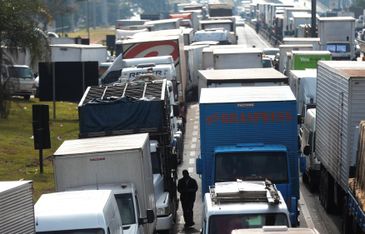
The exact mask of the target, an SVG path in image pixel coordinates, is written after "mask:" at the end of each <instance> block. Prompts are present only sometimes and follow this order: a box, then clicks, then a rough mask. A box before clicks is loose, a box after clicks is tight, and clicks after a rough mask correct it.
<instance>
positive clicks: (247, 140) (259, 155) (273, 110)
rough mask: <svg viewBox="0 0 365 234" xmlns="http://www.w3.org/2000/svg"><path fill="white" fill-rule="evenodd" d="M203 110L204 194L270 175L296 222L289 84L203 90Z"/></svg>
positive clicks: (200, 169) (199, 163)
mask: <svg viewBox="0 0 365 234" xmlns="http://www.w3.org/2000/svg"><path fill="white" fill-rule="evenodd" d="M199 108H200V139H201V140H200V149H201V154H200V157H199V158H198V159H197V162H196V167H197V168H196V169H197V173H198V174H200V175H201V182H202V186H201V188H202V194H204V193H207V192H208V191H209V190H208V188H209V186H212V185H214V183H216V182H225V181H235V180H236V179H241V180H258V179H262V178H266V179H269V180H270V181H272V183H274V184H276V186H277V188H278V189H279V191H280V192H281V193H282V195H283V197H284V199H285V201H286V204H287V205H288V209H289V212H290V220H291V224H292V225H293V226H296V225H297V224H298V221H297V218H298V210H297V204H298V199H299V173H298V153H297V148H298V141H297V111H296V100H295V97H294V95H293V93H292V92H291V90H290V88H289V87H288V86H267V87H230V88H219V89H209V88H208V89H207V88H205V89H202V91H201V95H200V101H199ZM253 165H254V166H253Z"/></svg>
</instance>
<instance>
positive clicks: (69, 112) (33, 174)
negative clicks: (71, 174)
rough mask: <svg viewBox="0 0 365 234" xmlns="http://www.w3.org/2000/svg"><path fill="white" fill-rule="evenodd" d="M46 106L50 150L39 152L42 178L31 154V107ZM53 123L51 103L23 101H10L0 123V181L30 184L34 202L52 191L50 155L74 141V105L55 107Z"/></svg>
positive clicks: (67, 104)
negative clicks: (25, 181)
mask: <svg viewBox="0 0 365 234" xmlns="http://www.w3.org/2000/svg"><path fill="white" fill-rule="evenodd" d="M33 104H47V105H49V111H50V113H49V115H50V123H49V124H50V134H51V146H52V148H51V149H47V150H44V151H43V155H44V174H40V173H39V160H38V151H36V150H34V141H33V137H32V135H33V133H32V105H33ZM56 114H57V119H56V120H53V119H52V116H53V108H52V103H51V102H42V103H39V102H38V100H37V99H31V101H24V100H23V99H12V100H11V109H10V115H9V118H8V119H3V120H0V133H1V134H0V181H4V180H20V179H25V180H33V187H34V198H35V200H36V199H38V197H39V196H40V195H41V194H43V193H46V192H52V191H54V179H53V168H52V160H51V159H52V158H51V155H52V154H53V152H54V151H55V150H56V149H57V148H58V147H59V146H60V145H61V144H62V142H63V141H64V140H67V139H76V138H77V137H78V132H79V127H78V114H77V104H75V103H69V102H57V103H56Z"/></svg>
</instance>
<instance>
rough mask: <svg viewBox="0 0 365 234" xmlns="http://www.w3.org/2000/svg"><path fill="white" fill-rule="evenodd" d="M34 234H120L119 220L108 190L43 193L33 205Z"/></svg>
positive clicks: (110, 192)
mask: <svg viewBox="0 0 365 234" xmlns="http://www.w3.org/2000/svg"><path fill="white" fill-rule="evenodd" d="M34 213H35V223H36V233H42V234H43V233H44V234H46V233H70V234H72V233H86V232H87V233H91V234H107V233H110V234H112V233H113V234H122V233H123V228H122V220H121V216H120V214H119V211H118V207H117V202H116V201H115V198H114V196H113V193H112V191H110V190H84V191H70V192H57V193H49V194H43V195H42V196H41V197H40V198H39V200H38V201H37V203H36V204H35V205H34Z"/></svg>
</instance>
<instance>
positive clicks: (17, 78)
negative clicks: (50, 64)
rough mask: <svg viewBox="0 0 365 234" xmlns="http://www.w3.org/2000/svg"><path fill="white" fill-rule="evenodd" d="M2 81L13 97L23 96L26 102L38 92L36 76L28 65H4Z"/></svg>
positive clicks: (0, 79)
mask: <svg viewBox="0 0 365 234" xmlns="http://www.w3.org/2000/svg"><path fill="white" fill-rule="evenodd" d="M0 81H1V82H0V83H1V84H3V85H4V84H5V87H6V88H7V90H8V91H9V94H10V95H11V96H23V97H24V99H25V100H29V98H30V96H31V95H34V94H35V91H36V82H35V80H34V74H33V72H32V69H30V68H29V67H28V66H26V65H2V67H1V76H0Z"/></svg>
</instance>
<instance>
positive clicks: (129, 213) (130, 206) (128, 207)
mask: <svg viewBox="0 0 365 234" xmlns="http://www.w3.org/2000/svg"><path fill="white" fill-rule="evenodd" d="M115 199H116V200H117V204H118V209H119V213H120V216H121V217H122V222H123V225H130V224H134V223H136V216H135V213H134V202H133V197H132V194H131V193H125V194H115Z"/></svg>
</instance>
